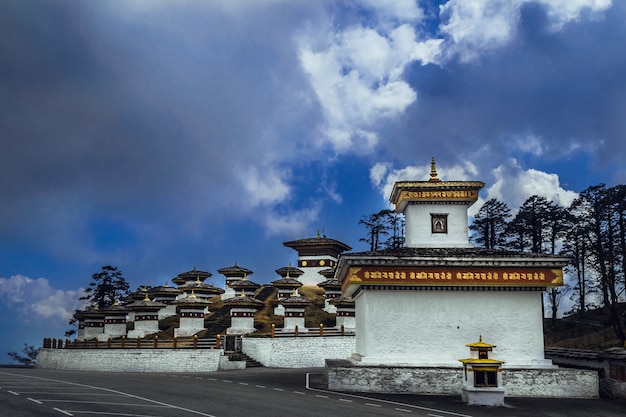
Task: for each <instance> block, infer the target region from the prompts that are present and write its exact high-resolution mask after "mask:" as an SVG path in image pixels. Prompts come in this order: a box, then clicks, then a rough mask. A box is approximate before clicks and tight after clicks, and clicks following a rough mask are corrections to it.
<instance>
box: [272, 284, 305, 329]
mask: <svg viewBox="0 0 626 417" xmlns="http://www.w3.org/2000/svg"><path fill="white" fill-rule="evenodd" d="M279 303H280V305H282V306H283V308H284V309H285V318H284V322H283V323H284V324H283V328H282V329H281V331H283V332H295V331H297V332H299V333H306V332H308V331H309V330H308V329H307V328H306V326H305V320H304V310H305V309H306V307H307V306H309V305H310V304H311V300H309V299H308V298H306V297H303V296H301V295H300V294H298V293H297V292H294V293H293V295H292V296H291V297H289V298H285V299H284V300H281V301H280V302H279Z"/></svg>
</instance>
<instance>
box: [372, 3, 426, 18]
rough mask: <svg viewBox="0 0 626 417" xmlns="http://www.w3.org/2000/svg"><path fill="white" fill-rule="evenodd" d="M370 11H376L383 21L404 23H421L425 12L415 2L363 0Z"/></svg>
mask: <svg viewBox="0 0 626 417" xmlns="http://www.w3.org/2000/svg"><path fill="white" fill-rule="evenodd" d="M361 2H362V3H363V4H364V5H365V6H366V7H369V8H370V9H374V10H375V11H376V13H377V14H378V15H379V16H380V17H381V18H382V19H398V20H403V21H419V20H422V18H423V17H424V11H423V10H422V9H421V8H419V7H418V6H417V2H416V1H415V0H361Z"/></svg>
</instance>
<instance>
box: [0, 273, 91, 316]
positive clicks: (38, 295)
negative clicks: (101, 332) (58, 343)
mask: <svg viewBox="0 0 626 417" xmlns="http://www.w3.org/2000/svg"><path fill="white" fill-rule="evenodd" d="M83 295H84V292H83V289H82V288H80V289H78V290H70V291H65V290H59V289H55V288H53V287H51V286H50V283H49V282H48V280H47V279H45V278H37V279H32V278H28V277H25V276H24V275H13V276H12V277H10V278H0V300H2V301H3V303H4V304H5V305H7V306H9V308H11V309H15V310H16V311H17V313H18V314H16V318H21V319H24V320H25V321H28V320H29V319H33V318H34V319H48V320H53V321H60V322H66V321H68V320H69V319H70V317H71V316H72V314H74V310H77V309H81V308H83V307H84V302H82V301H79V300H78V299H79V298H80V297H81V296H83Z"/></svg>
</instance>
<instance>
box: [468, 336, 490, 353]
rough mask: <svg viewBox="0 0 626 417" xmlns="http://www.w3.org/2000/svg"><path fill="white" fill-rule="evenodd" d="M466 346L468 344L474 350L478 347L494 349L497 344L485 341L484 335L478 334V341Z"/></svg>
mask: <svg viewBox="0 0 626 417" xmlns="http://www.w3.org/2000/svg"><path fill="white" fill-rule="evenodd" d="M465 346H467V347H468V348H470V349H471V348H473V350H476V349H492V348H494V347H496V345H492V344H489V343H485V342H483V336H482V335H480V336H478V342H474V343H468V344H467V345H465Z"/></svg>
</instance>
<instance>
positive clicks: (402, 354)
mask: <svg viewBox="0 0 626 417" xmlns="http://www.w3.org/2000/svg"><path fill="white" fill-rule="evenodd" d="M483 186H484V183H482V182H479V181H443V180H440V179H439V178H438V175H437V170H436V166H435V161H434V159H433V161H432V163H431V174H430V178H429V179H427V180H426V181H400V182H397V183H396V184H395V185H394V188H393V191H392V192H391V197H390V202H391V203H392V204H394V205H395V208H396V211H397V212H398V213H402V214H404V215H405V221H406V247H403V248H396V249H386V250H381V251H374V252H360V253H344V254H342V255H341V257H340V258H339V264H338V266H337V273H336V277H337V279H338V280H339V281H340V282H341V284H342V296H343V297H351V298H352V299H353V300H354V302H355V313H356V314H355V315H356V336H355V352H354V354H353V356H352V357H351V359H350V362H351V363H352V366H353V370H350V372H344V373H343V374H340V373H333V372H332V371H329V375H331V374H332V375H335V376H339V375H343V376H346V375H351V372H356V373H355V374H354V375H352V376H353V377H354V378H353V380H356V379H359V378H362V377H363V375H365V374H358V372H359V371H355V369H356V368H359V367H369V370H368V371H367V372H368V373H367V375H370V376H372V378H371V379H370V381H369V382H368V384H369V386H370V387H374V388H371V389H370V390H373V391H386V392H403V391H402V390H403V389H408V388H403V385H402V384H398V385H397V387H392V386H391V385H390V384H389V383H388V375H387V376H381V378H380V380H376V378H375V377H374V376H375V375H383V374H384V373H385V371H384V369H385V367H390V368H394V369H396V370H397V369H399V368H402V367H406V369H405V371H406V372H408V373H410V372H413V371H411V369H410V368H411V367H420V368H422V369H425V368H438V369H435V370H434V371H433V372H435V374H437V375H439V377H438V379H439V381H440V386H436V387H435V386H426V385H427V384H426V385H425V384H424V383H423V382H422V383H421V385H420V386H419V387H418V388H415V389H413V391H411V392H423V393H452V392H459V390H460V388H461V380H460V379H458V380H457V379H456V378H458V377H459V376H460V375H461V364H460V363H459V361H458V359H459V358H462V357H464V356H465V355H466V354H467V352H466V349H467V347H466V343H467V341H468V340H472V339H474V338H475V337H476V335H477V334H482V335H483V336H484V337H485V338H487V339H488V340H490V341H492V342H493V343H494V344H497V345H498V357H499V359H500V360H502V361H503V363H504V365H503V368H507V367H508V368H511V369H512V368H515V369H521V368H523V369H555V367H554V366H553V365H552V362H551V361H550V360H546V359H545V356H544V339H543V314H542V295H543V291H544V290H546V288H549V287H554V286H561V285H563V267H564V266H565V265H567V263H568V258H566V257H562V256H555V255H544V254H534V253H525V252H512V251H504V250H490V249H484V248H475V247H473V246H472V245H471V244H470V242H469V237H468V215H467V210H468V208H469V207H470V206H471V205H472V204H473V203H474V202H475V201H476V200H477V199H478V192H479V190H480V189H481V188H482V187H483ZM441 369H448V370H451V369H459V372H458V374H456V373H454V372H452V373H451V374H450V375H451V376H450V378H451V379H450V380H449V381H448V382H447V383H444V382H443V379H444V377H443V375H444V372H443V371H441ZM405 371H402V372H405ZM342 372H343V370H342ZM394 372H395V371H394ZM357 374H358V375H357ZM342 378H343V377H342ZM355 378H356V379H355ZM346 381H349V379H348V377H346V379H345V380H343V382H342V381H340V380H335V379H333V378H331V377H330V376H329V387H331V389H339V390H348V391H358V390H362V389H363V387H358V386H352V385H351V384H350V383H348V382H346ZM385 381H387V382H385ZM455 381H456V382H455ZM378 383H380V384H381V386H380V387H378V386H377V384H378ZM385 384H386V385H385ZM416 384H417V382H416ZM405 385H406V384H405ZM407 386H408V385H407ZM444 386H446V387H447V388H443V387H444ZM396 388H397V389H396ZM446 389H448V390H449V391H446Z"/></svg>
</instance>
